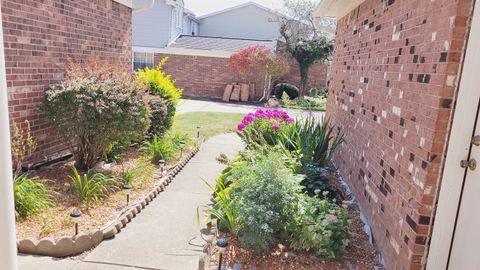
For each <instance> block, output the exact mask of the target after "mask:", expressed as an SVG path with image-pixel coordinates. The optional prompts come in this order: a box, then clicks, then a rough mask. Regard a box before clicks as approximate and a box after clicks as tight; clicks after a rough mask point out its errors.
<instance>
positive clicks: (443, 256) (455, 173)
mask: <svg viewBox="0 0 480 270" xmlns="http://www.w3.org/2000/svg"><path fill="white" fill-rule="evenodd" d="M479 48H480V0H476V1H475V8H474V10H473V16H472V21H471V28H470V33H469V38H468V44H467V49H466V53H465V57H464V62H463V68H462V73H461V76H459V78H460V80H459V89H458V93H457V97H456V100H455V104H456V105H455V111H454V117H453V122H452V126H451V131H450V137H449V142H448V145H447V155H446V158H445V163H444V170H443V174H442V179H441V185H440V187H439V188H440V191H439V195H438V198H437V208H436V212H435V219H434V222H433V232H432V238H431V242H430V245H429V251H428V257H427V265H426V270H445V269H450V270H457V269H458V270H480V248H479V247H478V243H480V146H477V144H478V143H477V141H475V142H474V143H472V138H473V137H474V136H476V135H480V120H479V119H480V117H479V115H478V114H479V103H480V76H479V74H480V49H479ZM473 160H475V161H476V162H477V163H478V164H477V167H478V168H475V167H474V166H473V165H474V164H473ZM461 163H462V164H461ZM465 167H467V168H465ZM468 167H470V168H468Z"/></svg>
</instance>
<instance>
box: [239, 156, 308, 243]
mask: <svg viewBox="0 0 480 270" xmlns="http://www.w3.org/2000/svg"><path fill="white" fill-rule="evenodd" d="M232 177H235V178H237V179H236V180H235V181H234V182H233V184H232V185H231V196H232V198H233V203H234V206H233V208H234V209H236V211H237V214H238V218H240V219H241V220H242V221H243V222H242V226H241V227H240V229H239V230H238V236H239V239H240V241H241V243H242V244H243V245H244V246H245V247H247V248H251V249H253V250H254V251H256V252H262V251H267V250H269V249H270V248H271V247H272V246H273V245H274V244H276V243H277V242H278V240H279V239H280V238H281V235H282V233H283V232H284V231H285V225H286V224H288V223H290V222H291V219H292V217H293V214H294V213H295V207H294V206H295V205H296V204H297V203H298V200H299V194H300V185H299V182H300V181H301V178H300V177H298V176H295V175H293V174H292V173H291V171H290V170H289V169H287V168H286V167H285V165H284V163H283V160H282V156H281V155H280V154H278V153H271V154H269V155H266V156H264V157H263V158H262V159H261V160H259V161H257V162H255V163H253V164H249V166H243V167H241V168H239V169H237V170H236V171H235V172H234V173H233V174H232Z"/></svg>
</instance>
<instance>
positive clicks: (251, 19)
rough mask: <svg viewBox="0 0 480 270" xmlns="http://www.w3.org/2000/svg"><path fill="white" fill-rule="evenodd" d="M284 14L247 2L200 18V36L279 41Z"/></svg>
mask: <svg viewBox="0 0 480 270" xmlns="http://www.w3.org/2000/svg"><path fill="white" fill-rule="evenodd" d="M284 17H285V15H283V14H282V13H280V12H278V11H275V10H272V9H269V8H267V7H264V6H262V5H259V4H257V3H255V2H247V3H244V4H241V5H238V6H234V7H231V8H227V9H223V10H220V11H216V12H213V13H210V14H207V15H204V16H200V17H198V19H199V20H200V35H201V36H213V37H228V38H246V39H261V40H272V39H279V38H280V37H281V36H280V26H281V21H282V19H283V18H284Z"/></svg>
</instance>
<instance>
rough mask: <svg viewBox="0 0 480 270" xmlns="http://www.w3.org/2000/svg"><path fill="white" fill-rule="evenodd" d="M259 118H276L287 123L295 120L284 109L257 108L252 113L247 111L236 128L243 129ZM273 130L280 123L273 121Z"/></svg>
mask: <svg viewBox="0 0 480 270" xmlns="http://www.w3.org/2000/svg"><path fill="white" fill-rule="evenodd" d="M259 119H267V120H278V121H281V122H285V123H287V124H291V123H293V122H294V121H295V120H294V119H293V118H291V117H290V116H289V115H288V113H287V112H286V111H282V110H261V109H258V110H256V111H255V112H254V113H249V114H247V115H245V116H244V117H243V120H242V122H241V123H240V124H238V126H237V128H238V130H240V131H242V130H244V129H245V128H246V127H247V126H248V125H249V124H250V123H252V122H255V121H256V120H259ZM272 128H273V130H279V129H280V125H279V124H278V123H275V124H273V125H272Z"/></svg>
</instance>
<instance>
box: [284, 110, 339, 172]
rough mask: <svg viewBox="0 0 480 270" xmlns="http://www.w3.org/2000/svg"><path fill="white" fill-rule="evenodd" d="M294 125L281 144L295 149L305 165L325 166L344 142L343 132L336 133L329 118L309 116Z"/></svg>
mask: <svg viewBox="0 0 480 270" xmlns="http://www.w3.org/2000/svg"><path fill="white" fill-rule="evenodd" d="M294 125H295V128H292V129H291V130H290V131H292V133H291V134H288V135H286V136H284V137H283V138H282V142H281V145H286V146H288V147H289V148H290V149H291V148H293V149H295V150H296V152H297V153H298V154H299V159H300V161H301V162H302V164H303V165H304V166H305V165H312V166H315V167H325V166H326V165H327V162H329V161H330V160H331V159H332V156H333V153H334V152H335V150H336V149H337V147H338V146H339V145H340V144H342V143H343V142H344V139H343V138H344V135H343V133H341V132H338V133H336V132H335V131H334V127H333V126H332V125H331V124H330V122H329V121H328V120H325V119H321V120H320V119H317V118H315V117H314V116H309V117H307V118H305V119H303V120H301V121H296V122H295V123H294Z"/></svg>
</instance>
